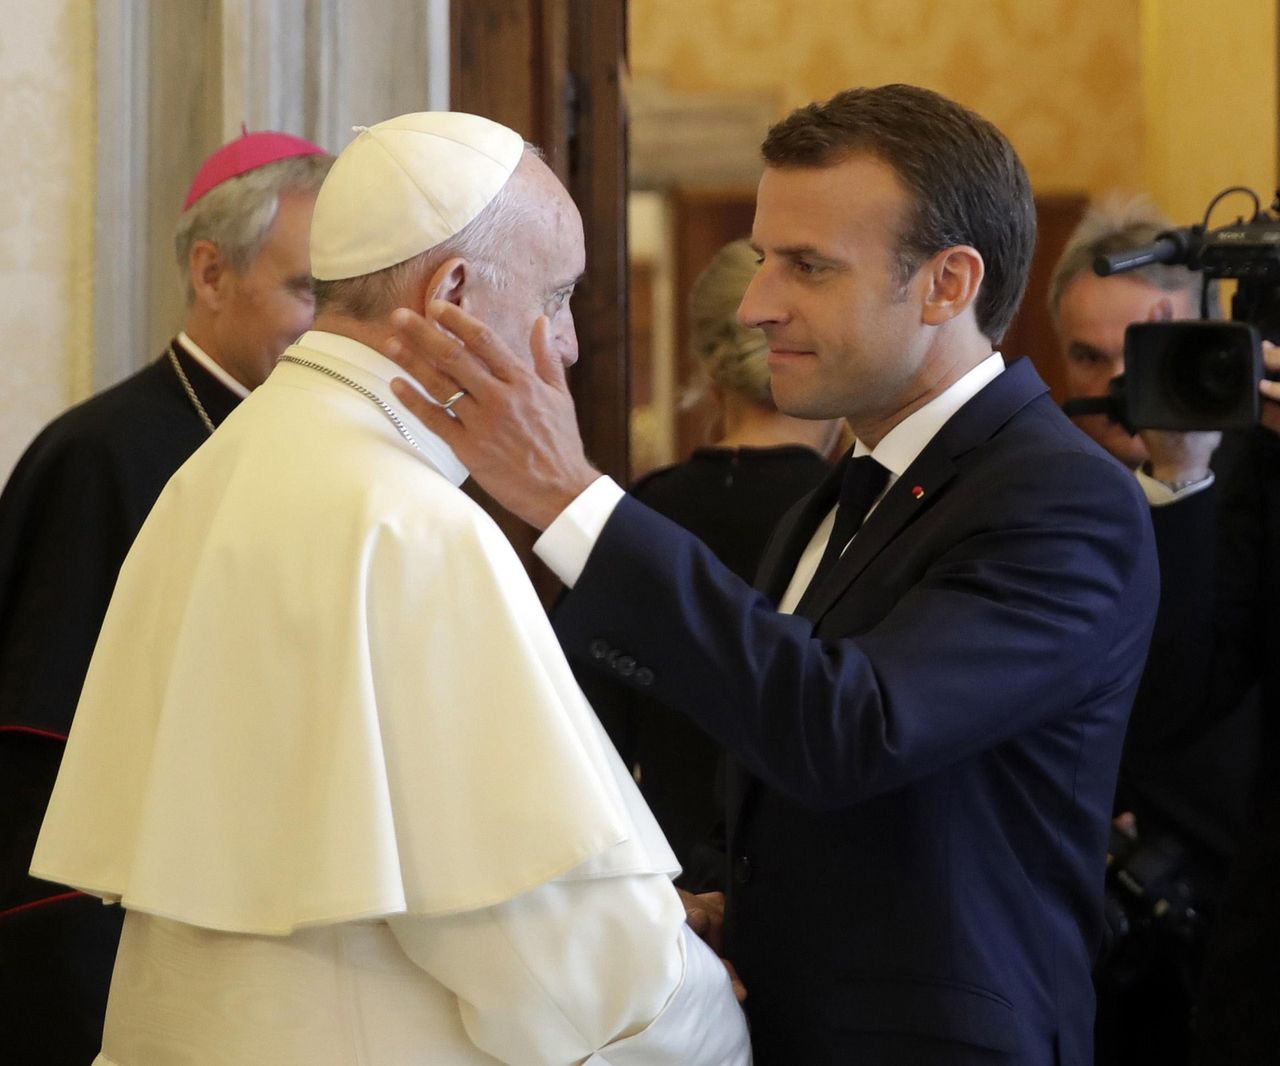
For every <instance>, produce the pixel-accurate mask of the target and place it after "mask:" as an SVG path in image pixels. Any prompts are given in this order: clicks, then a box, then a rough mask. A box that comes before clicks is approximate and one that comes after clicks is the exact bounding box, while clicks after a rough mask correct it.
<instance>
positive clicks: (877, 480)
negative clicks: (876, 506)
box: [809, 455, 889, 588]
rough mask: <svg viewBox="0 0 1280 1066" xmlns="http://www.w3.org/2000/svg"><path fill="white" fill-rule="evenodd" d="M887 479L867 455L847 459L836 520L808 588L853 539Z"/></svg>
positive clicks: (879, 467) (878, 465)
mask: <svg viewBox="0 0 1280 1066" xmlns="http://www.w3.org/2000/svg"><path fill="white" fill-rule="evenodd" d="M888 481H889V471H888V470H886V469H885V468H884V467H883V466H881V465H880V464H879V463H877V462H876V461H875V460H874V459H872V458H871V456H869V455H860V456H858V457H857V458H856V459H855V458H850V459H849V460H848V461H847V462H846V464H845V468H844V479H843V481H842V482H841V484H840V501H839V503H837V504H836V521H835V525H834V526H833V527H832V528H831V539H830V540H829V541H827V549H826V551H824V552H823V553H822V561H821V562H819V563H818V569H817V570H815V571H814V572H813V579H812V580H811V581H810V582H809V587H810V588H816V587H817V584H818V582H819V581H821V580H822V579H823V578H824V577H826V575H827V573H828V572H829V571H830V570H831V568H832V567H833V566H835V564H836V560H837V559H839V558H840V554H841V552H843V551H844V548H845V545H847V544H848V543H849V541H851V540H853V536H854V534H855V533H857V532H858V528H859V527H860V526H861V525H862V520H863V519H864V518H866V517H867V512H868V511H869V510H871V505H872V504H873V503H875V501H876V497H877V496H879V495H880V493H882V492H883V491H884V487H885V485H886V484H887V483H888Z"/></svg>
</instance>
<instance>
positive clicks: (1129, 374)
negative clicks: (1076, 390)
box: [1063, 185, 1280, 433]
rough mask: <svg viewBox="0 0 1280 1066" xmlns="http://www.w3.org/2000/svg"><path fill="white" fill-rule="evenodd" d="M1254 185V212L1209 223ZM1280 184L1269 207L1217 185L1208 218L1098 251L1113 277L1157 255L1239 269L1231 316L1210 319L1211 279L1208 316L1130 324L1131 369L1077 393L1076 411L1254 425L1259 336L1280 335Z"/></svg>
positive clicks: (1147, 421) (1149, 423) (1132, 420)
mask: <svg viewBox="0 0 1280 1066" xmlns="http://www.w3.org/2000/svg"><path fill="white" fill-rule="evenodd" d="M1235 192H1243V193H1247V194H1248V195H1249V196H1251V197H1252V198H1253V205H1254V213H1253V218H1252V220H1251V221H1249V222H1245V221H1244V219H1243V217H1241V218H1238V219H1237V220H1236V222H1235V223H1234V224H1233V225H1230V226H1223V227H1221V228H1220V229H1215V230H1210V229H1209V228H1208V222H1209V218H1210V216H1211V215H1212V214H1213V209H1214V208H1215V207H1216V206H1217V205H1218V203H1219V202H1220V201H1221V200H1222V199H1223V198H1224V197H1226V196H1227V195H1229V194H1231V193H1235ZM1278 214H1280V190H1277V192H1276V200H1275V202H1274V203H1273V204H1272V205H1271V211H1270V213H1269V212H1267V211H1263V210H1262V205H1261V201H1260V200H1259V199H1258V195H1257V193H1255V192H1254V191H1253V190H1252V189H1248V188H1245V187H1244V186H1242V185H1233V186H1232V187H1231V188H1229V189H1224V190H1223V191H1222V192H1220V193H1218V195H1217V196H1215V197H1214V198H1213V200H1212V201H1211V202H1210V204H1209V207H1208V209H1207V210H1206V211H1205V216H1204V222H1203V223H1202V224H1200V225H1195V226H1185V227H1182V228H1179V229H1171V230H1166V231H1165V232H1164V233H1162V234H1160V235H1159V236H1158V237H1157V238H1156V240H1155V241H1154V242H1152V243H1151V244H1149V245H1147V246H1146V247H1145V248H1135V249H1132V250H1130V251H1124V252H1117V253H1115V254H1114V255H1104V256H1099V257H1098V258H1097V259H1096V260H1095V261H1094V264H1093V269H1094V272H1095V273H1096V274H1098V275H1099V276H1101V277H1108V276H1110V275H1112V274H1119V273H1122V272H1124V271H1127V270H1136V269H1138V268H1139V267H1144V266H1148V265H1150V264H1152V263H1168V264H1181V265H1184V266H1186V267H1187V268H1188V269H1190V270H1199V271H1202V272H1203V273H1204V277H1205V279H1206V281H1207V280H1209V279H1213V278H1235V279H1237V287H1236V292H1235V295H1234V296H1233V297H1232V300H1231V317H1232V319H1233V321H1231V322H1210V321H1207V319H1208V317H1209V315H1208V295H1207V292H1208V286H1207V285H1206V286H1205V292H1204V293H1203V294H1202V296H1201V301H1200V318H1201V320H1200V321H1188V322H1141V323H1134V324H1133V325H1131V326H1129V328H1128V329H1127V330H1125V338H1124V373H1123V374H1121V375H1119V376H1118V377H1115V378H1112V379H1111V383H1110V389H1109V392H1108V395H1107V396H1105V397H1099V398H1088V399H1080V400H1070V401H1068V402H1067V403H1066V404H1064V405H1063V410H1064V411H1066V413H1067V414H1068V415H1084V414H1105V415H1106V416H1107V417H1108V418H1110V419H1111V421H1113V422H1119V423H1120V424H1121V425H1122V426H1124V428H1125V429H1127V430H1128V431H1129V432H1130V433H1135V432H1137V430H1139V429H1171V430H1181V431H1186V430H1210V429H1248V428H1249V427H1251V426H1253V425H1255V424H1256V423H1257V421H1258V413H1259V402H1260V401H1259V395H1258V382H1259V381H1260V380H1261V379H1262V377H1263V373H1264V370H1263V361H1262V346H1261V343H1260V342H1261V340H1262V339H1264V338H1265V339H1266V340H1269V341H1271V342H1273V343H1280V220H1277V218H1276V217H1275V216H1276V215H1278Z"/></svg>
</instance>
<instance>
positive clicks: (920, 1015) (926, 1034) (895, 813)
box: [555, 360, 1158, 1066]
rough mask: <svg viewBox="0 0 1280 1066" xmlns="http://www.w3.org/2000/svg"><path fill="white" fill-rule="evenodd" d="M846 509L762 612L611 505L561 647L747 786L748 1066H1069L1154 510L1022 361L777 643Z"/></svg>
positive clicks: (935, 447)
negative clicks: (648, 704)
mask: <svg viewBox="0 0 1280 1066" xmlns="http://www.w3.org/2000/svg"><path fill="white" fill-rule="evenodd" d="M834 492H835V484H834V479H832V480H831V481H829V483H828V484H827V485H826V486H824V487H821V488H819V489H818V490H817V491H816V492H815V493H813V494H812V495H811V496H810V497H808V498H806V499H805V500H802V501H801V502H800V503H799V504H798V505H797V506H796V508H795V509H793V511H792V512H791V513H790V514H789V515H788V517H787V518H786V519H784V521H783V523H782V525H781V527H780V528H779V530H778V533H777V534H776V536H775V538H774V541H773V544H772V546H771V549H770V551H769V552H768V553H767V554H766V558H765V560H764V562H763V564H762V571H761V576H760V580H759V582H758V585H759V590H758V591H757V590H753V589H751V588H750V587H749V586H748V585H746V584H745V583H743V582H742V581H740V580H739V579H737V578H736V577H734V576H733V575H732V574H731V573H730V572H729V571H728V570H726V568H725V567H724V566H722V565H721V564H720V563H719V562H718V561H717V560H716V559H715V557H714V556H713V555H712V554H711V553H710V552H709V551H707V550H706V549H705V548H704V547H703V546H702V545H701V544H700V543H699V542H698V541H697V540H696V539H695V538H693V537H692V536H690V535H688V534H687V533H685V532H684V531H683V530H681V529H679V528H678V527H676V526H675V525H673V524H671V523H669V522H667V521H666V520H664V519H662V518H661V517H660V516H658V515H655V514H654V513H653V512H651V511H648V510H647V509H646V508H644V507H643V506H642V505H640V504H638V503H636V502H635V501H633V500H631V499H630V498H626V499H624V500H623V501H622V502H621V503H620V504H619V505H618V507H617V509H616V510H615V511H614V513H613V515H612V516H611V517H610V520H609V522H608V523H607V525H606V527H605V529H604V532H603V534H602V536H601V537H600V539H599V541H598V542H597V544H596V546H595V548H594V549H593V551H592V553H591V555H590V557H589V559H588V561H587V564H586V567H585V568H584V570H583V573H582V575H581V578H580V579H579V581H578V582H577V584H576V585H575V587H574V589H573V590H572V592H570V593H569V595H568V596H567V597H565V599H564V600H563V602H562V603H561V604H560V606H559V609H558V610H557V613H556V618H555V624H556V628H557V630H558V632H559V635H560V638H561V641H562V643H563V645H564V647H565V649H566V650H567V652H568V653H569V654H570V656H571V657H572V658H574V659H576V660H577V661H578V662H579V663H582V664H588V666H589V667H590V668H594V669H596V670H599V671H603V672H605V673H608V674H611V675H612V676H614V677H616V678H618V679H619V680H620V681H621V682H622V683H625V684H631V685H635V686H637V687H642V688H644V689H646V690H647V691H649V692H650V693H652V694H653V695H655V696H656V697H657V698H659V699H661V700H663V701H664V702H666V703H668V704H670V705H671V706H673V707H676V708H678V709H680V710H682V711H683V712H684V713H686V714H688V715H689V716H690V717H691V718H693V719H694V720H695V721H696V722H698V723H699V724H700V725H701V726H702V727H703V728H704V729H706V730H707V731H708V732H709V733H711V734H712V735H713V736H714V737H715V738H716V739H718V740H719V741H720V742H721V743H722V744H723V745H724V746H725V747H726V748H727V749H728V750H729V751H730V752H731V753H733V754H734V755H735V756H736V757H737V759H738V760H739V761H740V763H741V765H742V767H743V772H742V773H741V774H740V775H739V777H738V785H739V787H738V788H737V790H736V794H735V795H734V796H731V799H730V819H731V826H730V834H731V835H730V851H731V856H732V864H733V865H732V878H731V890H730V903H729V911H728V916H727V921H726V936H727V954H728V956H729V957H730V958H731V959H732V960H733V961H734V962H735V963H736V965H737V967H738V969H739V972H740V973H741V975H742V977H743V980H744V981H745V983H746V986H747V989H748V998H747V1003H746V1006H747V1009H748V1013H749V1015H750V1018H751V1024H752V1039H753V1043H754V1045H755V1048H756V1061H757V1064H758V1066H774V1064H783V1063H785V1064H789V1066H790V1064H797V1063H803V1064H805V1066H820V1064H826V1063H831V1064H836V1063H839V1064H845V1063H856V1064H859V1066H874V1064H878V1063H885V1064H889V1063H893V1064H904V1063H910V1064H912V1066H917V1064H943V1063H966V1064H967V1063H1007V1064H1013V1063H1017V1064H1019V1066H1056V1064H1069V1066H1083V1064H1086V1063H1088V1062H1090V1061H1091V1056H1092V1020H1093V1003H1094V996H1093V990H1092V986H1091V983H1090V966H1091V961H1092V956H1093V953H1094V951H1095V949H1096V946H1097V941H1098V937H1099V932H1100V916H1101V891H1102V879H1103V865H1104V859H1105V853H1106V844H1107V838H1108V828H1109V823H1110V816H1111V802H1112V794H1113V791H1114V788H1115V779H1116V772H1117V767H1118V763H1119V758H1120V749H1121V743H1122V739H1123V735H1124V729H1125V723H1126V719H1127V716H1128V712H1129V707H1130V704H1131V702H1132V699H1133V695H1134V691H1135V688H1136V686H1137V683H1138V678H1139V675H1140V673H1141V669H1142V664H1143V659H1144V656H1145V653H1146V649H1147V644H1148V641H1149V639H1150V634H1151V626H1152V620H1153V617H1154V612H1155V607H1156V598H1157V586H1158V580H1157V575H1156V563H1155V552H1154V547H1153V542H1152V534H1151V527H1150V518H1149V513H1148V507H1147V504H1146V502H1145V500H1144V499H1143V497H1142V495H1141V493H1140V491H1139V490H1138V487H1137V485H1136V484H1135V481H1134V478H1133V476H1132V474H1131V473H1130V472H1129V471H1127V470H1125V469H1124V468H1123V467H1121V466H1120V465H1119V464H1117V463H1116V462H1114V461H1113V460H1112V459H1111V458H1110V457H1109V456H1107V455H1106V454H1105V453H1103V452H1102V451H1101V450H1100V449H1098V448H1097V447H1095V446H1094V445H1093V444H1092V442H1090V441H1089V440H1088V439H1087V438H1085V437H1084V436H1083V435H1082V434H1081V433H1080V432H1079V431H1078V430H1077V429H1075V428H1074V427H1073V426H1072V425H1071V424H1070V423H1069V422H1068V420H1067V419H1066V418H1065V417H1064V416H1063V415H1062V414H1061V412H1060V411H1059V410H1058V409H1057V407H1056V406H1055V405H1054V404H1053V403H1052V401H1051V400H1050V399H1049V397H1048V396H1047V394H1046V389H1045V386H1044V384H1043V383H1042V382H1041V381H1040V379H1039V377H1038V376H1037V375H1036V373H1035V371H1034V370H1033V369H1032V367H1031V365H1030V364H1029V363H1028V362H1026V361H1025V360H1023V361H1021V362H1019V363H1017V364H1015V365H1014V366H1012V367H1010V368H1009V369H1008V370H1006V371H1005V372H1004V373H1002V374H1001V375H1000V376H999V377H998V378H996V379H995V380H994V381H993V382H992V383H991V384H990V385H988V386H987V387H986V388H984V389H983V390H982V391H981V392H980V393H979V394H978V395H977V396H976V397H974V399H972V400H971V401H970V402H969V403H968V404H966V405H965V406H964V407H963V408H962V409H961V410H960V411H958V412H957V413H956V414H955V415H954V416H953V417H952V418H951V419H950V420H949V421H948V422H947V423H946V425H944V426H943V428H942V429H941V430H940V431H939V433H938V434H937V435H936V436H935V437H934V439H933V440H932V441H931V442H930V444H929V445H928V446H927V447H926V448H925V449H924V451H923V452H922V453H921V454H920V455H919V457H918V458H917V459H916V461H915V462H914V463H913V464H912V465H911V467H910V468H909V469H908V470H907V471H906V472H905V473H904V474H903V476H902V477H901V478H900V479H899V480H898V481H897V482H895V484H894V485H893V486H892V488H890V490H889V491H888V493H887V494H886V495H885V497H884V498H883V500H881V502H880V504H879V505H878V506H877V508H876V510H875V511H873V512H872V514H871V516H870V517H869V518H868V520H867V522H866V523H865V525H864V526H863V527H862V529H861V530H860V531H859V533H858V535H857V537H856V538H855V539H854V541H853V544H852V546H851V547H850V548H849V550H848V551H847V552H846V553H845V555H844V557H843V558H842V559H841V560H840V562H839V563H838V564H837V565H836V566H835V567H834V568H833V569H832V570H831V571H830V572H829V574H828V575H827V576H826V577H825V578H824V579H823V581H822V585H821V587H820V588H817V589H815V590H813V593H814V595H811V596H808V597H806V601H807V602H806V603H805V605H804V607H805V615H804V616H803V617H800V616H788V615H781V614H779V613H778V612H777V611H776V610H775V608H774V603H775V601H776V599H777V598H778V597H779V596H780V595H781V593H782V591H783V590H784V589H785V587H786V585H787V583H788V581H789V580H790V577H791V574H792V572H793V570H794V568H795V564H796V562H797V560H798V559H799V556H800V554H801V553H802V551H803V550H804V547H805V545H806V544H807V543H808V542H809V540H810V538H811V536H812V534H813V531H814V529H815V527H816V525H817V523H818V522H819V521H820V520H821V518H822V516H823V515H824V514H825V513H826V512H827V510H829V508H830V507H831V505H832V502H833V499H834Z"/></svg>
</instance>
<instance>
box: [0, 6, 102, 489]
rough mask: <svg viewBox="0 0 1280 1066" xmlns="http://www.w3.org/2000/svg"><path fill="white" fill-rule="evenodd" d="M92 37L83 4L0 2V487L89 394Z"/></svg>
mask: <svg viewBox="0 0 1280 1066" xmlns="http://www.w3.org/2000/svg"><path fill="white" fill-rule="evenodd" d="M93 34H94V27H93V0H40V2H39V3H31V2H30V0H0V144H3V145H4V149H3V151H0V382H3V384H2V385H0V477H5V476H7V475H8V472H9V470H10V468H11V467H12V465H13V463H14V462H15V461H16V460H17V458H18V456H19V455H20V454H21V452H22V449H23V448H24V447H26V445H27V443H28V442H29V441H30V439H31V437H32V436H34V435H35V433H36V431H37V430H38V429H39V428H40V427H41V426H42V425H43V424H44V423H45V422H47V421H48V420H49V419H50V418H52V417H53V416H54V415H55V414H57V413H58V412H59V411H61V410H62V409H63V408H64V407H66V406H67V405H68V404H69V403H70V402H72V401H73V400H75V399H79V398H81V397H83V396H84V395H86V394H87V392H88V388H89V384H88V383H89V375H90V373H91V359H92V342H93V338H92V327H91V324H92V321H93V306H92V300H93V291H92V285H93V200H94V171H93V153H94V112H93V79H94V49H93ZM121 269H122V270H126V269H128V264H124V263H122V264H121Z"/></svg>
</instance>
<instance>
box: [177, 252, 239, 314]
mask: <svg viewBox="0 0 1280 1066" xmlns="http://www.w3.org/2000/svg"><path fill="white" fill-rule="evenodd" d="M187 266H188V272H189V274H190V277H191V293H192V295H193V296H194V297H195V302H196V303H198V304H203V305H204V306H206V307H209V308H211V309H214V310H216V309H217V308H218V306H219V305H220V304H221V302H222V283H223V281H224V279H225V278H226V276H227V273H228V271H229V269H230V268H229V267H228V265H227V261H226V260H225V259H223V258H222V253H221V252H220V251H219V250H218V246H217V245H216V244H214V243H213V242H212V241H206V240H199V241H196V242H195V243H194V244H192V245H191V251H190V253H189V254H188V257H187Z"/></svg>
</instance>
